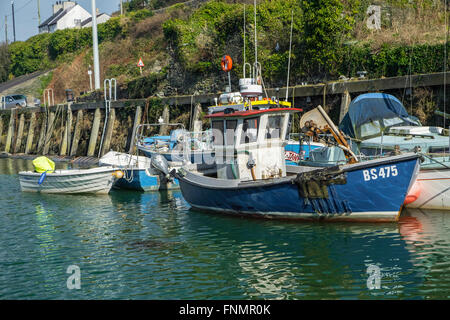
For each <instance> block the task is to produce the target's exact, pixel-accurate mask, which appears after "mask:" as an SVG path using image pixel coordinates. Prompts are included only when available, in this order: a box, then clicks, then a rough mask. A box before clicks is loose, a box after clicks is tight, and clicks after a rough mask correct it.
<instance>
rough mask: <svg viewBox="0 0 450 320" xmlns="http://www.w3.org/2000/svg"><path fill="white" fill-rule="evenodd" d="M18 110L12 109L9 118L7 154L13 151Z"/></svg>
mask: <svg viewBox="0 0 450 320" xmlns="http://www.w3.org/2000/svg"><path fill="white" fill-rule="evenodd" d="M15 114H16V109H11V116H10V118H9V126H8V135H7V136H6V144H5V152H7V153H9V151H10V150H11V144H12V139H13V135H14V118H15V116H16V115H15Z"/></svg>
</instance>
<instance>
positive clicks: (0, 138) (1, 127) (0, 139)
mask: <svg viewBox="0 0 450 320" xmlns="http://www.w3.org/2000/svg"><path fill="white" fill-rule="evenodd" d="M2 138H3V119H2V117H0V145H2Z"/></svg>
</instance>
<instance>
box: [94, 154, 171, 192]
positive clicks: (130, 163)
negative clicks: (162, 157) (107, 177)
mask: <svg viewBox="0 0 450 320" xmlns="http://www.w3.org/2000/svg"><path fill="white" fill-rule="evenodd" d="M99 165H100V166H112V167H114V168H118V169H120V170H121V171H122V172H123V173H124V174H123V177H121V178H120V179H117V180H116V182H115V184H114V187H115V188H119V189H128V190H136V191H157V190H174V189H179V186H178V181H177V180H176V179H171V178H170V177H166V174H164V173H162V172H161V171H160V170H159V169H157V168H155V166H154V165H152V159H151V158H148V157H145V156H137V155H130V154H127V153H121V152H116V151H110V152H108V153H107V154H105V155H104V156H103V157H102V158H100V160H99Z"/></svg>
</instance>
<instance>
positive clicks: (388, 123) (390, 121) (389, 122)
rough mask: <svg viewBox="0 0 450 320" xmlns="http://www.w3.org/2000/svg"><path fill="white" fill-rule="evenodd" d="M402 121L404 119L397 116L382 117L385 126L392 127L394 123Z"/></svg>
mask: <svg viewBox="0 0 450 320" xmlns="http://www.w3.org/2000/svg"><path fill="white" fill-rule="evenodd" d="M403 122H404V120H403V119H401V118H399V117H395V118H390V119H383V123H384V126H385V127H392V126H395V125H396V124H400V123H403Z"/></svg>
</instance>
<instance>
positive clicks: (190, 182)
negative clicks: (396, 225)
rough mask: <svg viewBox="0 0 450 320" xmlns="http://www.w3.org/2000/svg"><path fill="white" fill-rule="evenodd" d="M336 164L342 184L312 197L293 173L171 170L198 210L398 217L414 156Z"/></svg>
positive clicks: (308, 217)
mask: <svg viewBox="0 0 450 320" xmlns="http://www.w3.org/2000/svg"><path fill="white" fill-rule="evenodd" d="M341 168H342V169H341V173H342V174H344V175H345V183H336V184H334V183H331V184H330V185H328V186H326V189H327V191H326V194H327V197H316V198H313V197H304V196H302V192H300V191H299V185H298V181H296V178H297V177H298V175H297V176H293V177H290V176H288V177H283V178H276V179H269V180H259V181H258V180H257V181H247V182H241V181H239V180H235V181H233V180H230V181H228V180H220V179H215V178H208V177H203V176H200V175H197V174H194V173H192V172H188V171H185V170H183V169H181V170H178V171H177V172H174V171H172V174H173V175H175V176H176V177H177V178H178V180H179V183H180V189H181V191H182V194H183V197H184V198H185V199H186V201H187V202H188V203H189V204H190V205H191V206H192V207H193V208H195V209H198V210H202V211H214V212H223V213H230V214H238V215H246V216H257V217H265V218H280V219H299V220H331V221H361V222H391V221H397V220H398V218H399V215H400V211H401V209H402V205H403V202H404V200H405V197H406V195H407V193H408V191H409V189H410V188H411V186H412V184H413V183H414V180H415V178H416V176H417V172H418V169H419V161H418V157H417V156H415V155H409V156H396V157H390V158H387V159H381V160H373V161H367V162H364V163H357V164H353V165H346V166H343V167H341ZM319 170H324V169H319ZM388 170H389V174H388V173H387V171H388ZM314 171H315V172H316V171H317V170H314ZM383 176H384V177H383ZM219 180H220V181H219Z"/></svg>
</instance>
